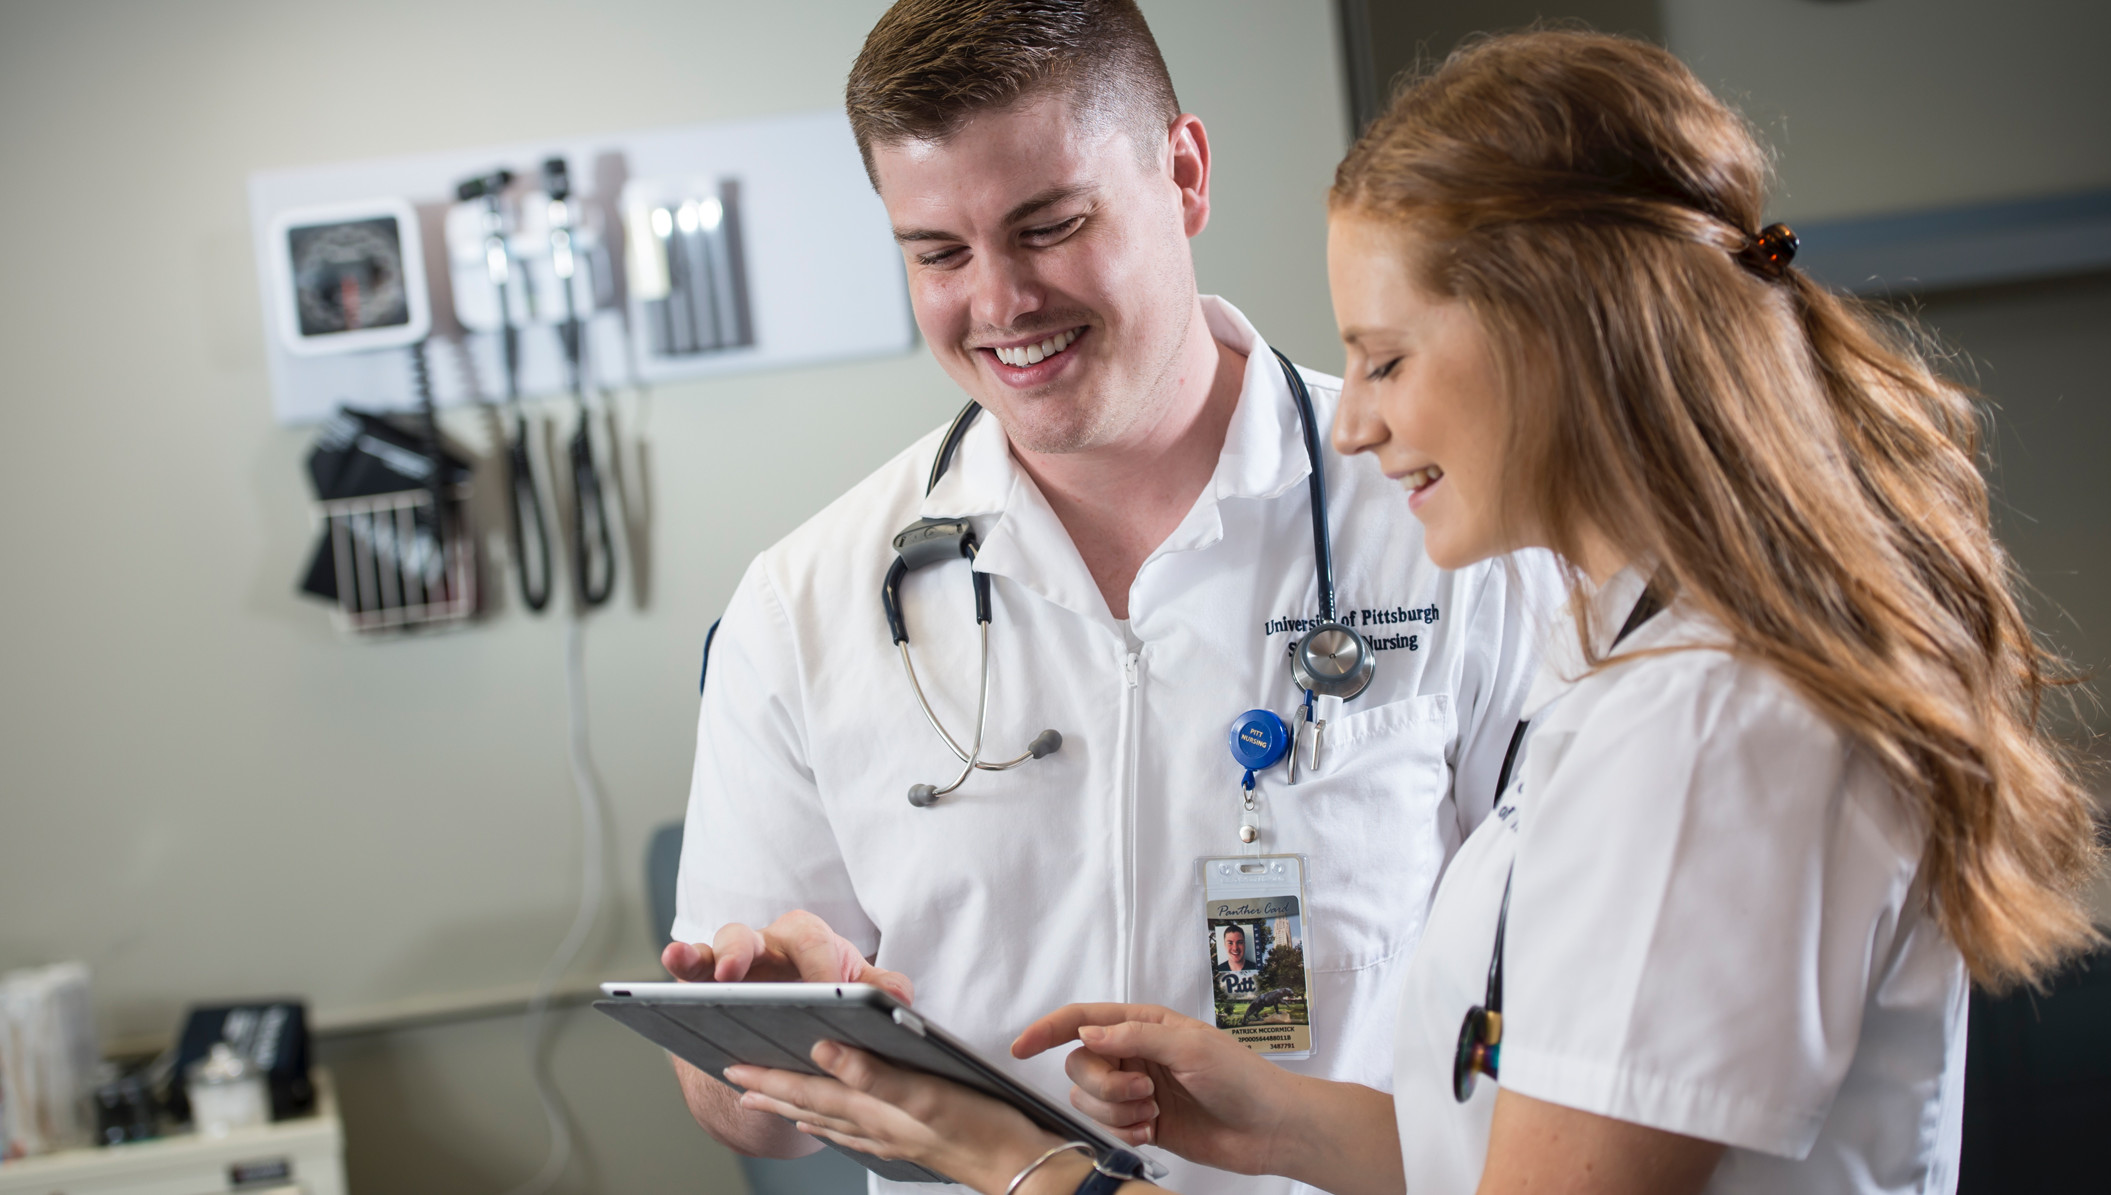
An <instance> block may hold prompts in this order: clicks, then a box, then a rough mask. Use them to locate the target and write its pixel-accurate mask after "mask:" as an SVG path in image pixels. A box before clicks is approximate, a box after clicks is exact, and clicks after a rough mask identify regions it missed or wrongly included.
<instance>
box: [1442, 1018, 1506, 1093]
mask: <svg viewBox="0 0 2111 1195" xmlns="http://www.w3.org/2000/svg"><path fill="white" fill-rule="evenodd" d="M1502 1056H1503V1014H1501V1013H1499V1012H1491V1011H1489V1010H1488V1009H1485V1008H1482V1007H1481V1006H1480V1005H1478V1004H1476V1005H1474V1006H1473V1007H1472V1008H1469V1009H1467V1010H1466V1020H1465V1023H1464V1024H1462V1025H1460V1026H1459V1049H1458V1053H1457V1055H1456V1056H1455V1057H1454V1058H1453V1059H1452V1061H1451V1094H1452V1097H1453V1098H1454V1099H1456V1100H1458V1101H1459V1102H1460V1103H1462V1104H1463V1103H1465V1102H1466V1101H1467V1100H1469V1099H1471V1098H1472V1097H1473V1081H1474V1078H1473V1077H1474V1076H1475V1075H1486V1076H1488V1077H1489V1078H1490V1079H1495V1078H1497V1077H1498V1075H1497V1072H1498V1071H1500V1070H1501V1069H1502Z"/></svg>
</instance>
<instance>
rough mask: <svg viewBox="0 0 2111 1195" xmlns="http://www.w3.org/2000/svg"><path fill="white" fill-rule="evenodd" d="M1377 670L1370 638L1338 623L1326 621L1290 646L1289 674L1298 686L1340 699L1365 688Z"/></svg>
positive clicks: (1351, 695)
mask: <svg viewBox="0 0 2111 1195" xmlns="http://www.w3.org/2000/svg"><path fill="white" fill-rule="evenodd" d="M1377 671H1378V658H1377V656H1376V655H1375V654H1374V653H1373V652H1372V651H1371V644H1370V641H1369V640H1367V639H1365V638H1364V637H1363V636H1362V635H1360V634H1358V633H1357V632H1356V631H1354V630H1352V629H1350V628H1349V627H1347V626H1345V625H1343V624H1342V623H1338V622H1334V621H1331V620H1330V621H1327V622H1322V623H1320V624H1319V625H1318V626H1317V627H1315V628H1313V630H1312V632H1311V633H1310V634H1308V635H1306V636H1305V637H1304V638H1303V639H1300V640H1298V641H1297V643H1296V644H1295V645H1293V646H1292V647H1291V649H1290V675H1291V676H1292V677H1293V678H1294V679H1295V680H1296V681H1297V685H1298V687H1299V688H1301V689H1309V690H1311V691H1312V692H1314V693H1317V694H1319V695H1320V696H1321V697H1339V698H1341V699H1342V700H1343V701H1347V700H1348V699H1349V698H1351V697H1354V696H1356V695H1357V694H1358V693H1361V692H1363V691H1364V689H1366V688H1368V687H1369V686H1370V683H1371V676H1372V674H1374V673H1375V672H1377Z"/></svg>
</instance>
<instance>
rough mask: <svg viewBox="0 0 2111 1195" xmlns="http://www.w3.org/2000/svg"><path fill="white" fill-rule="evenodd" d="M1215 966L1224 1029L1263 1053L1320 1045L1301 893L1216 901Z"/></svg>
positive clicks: (1212, 912) (1212, 919) (1212, 921)
mask: <svg viewBox="0 0 2111 1195" xmlns="http://www.w3.org/2000/svg"><path fill="white" fill-rule="evenodd" d="M1209 950H1210V965H1211V968H1212V971H1213V973H1214V975H1215V977H1216V988H1217V992H1216V1001H1217V1009H1216V1011H1217V1028H1219V1029H1222V1030H1225V1031H1226V1032H1228V1033H1230V1034H1231V1035H1232V1036H1233V1037H1236V1038H1238V1039H1239V1040H1240V1042H1242V1043H1243V1044H1244V1045H1245V1046H1246V1048H1247V1049H1249V1050H1254V1051H1256V1052H1258V1053H1263V1054H1284V1053H1300V1052H1304V1051H1309V1050H1310V1049H1311V1048H1312V1025H1311V1009H1310V1006H1309V1004H1308V1002H1307V999H1306V995H1305V991H1306V983H1305V935H1304V927H1303V924H1302V918H1301V917H1300V915H1299V909H1298V898H1297V897H1295V896H1254V897H1241V898H1234V899H1230V900H1214V901H1211V902H1210V907H1209Z"/></svg>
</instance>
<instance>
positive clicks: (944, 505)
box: [917, 411, 1025, 519]
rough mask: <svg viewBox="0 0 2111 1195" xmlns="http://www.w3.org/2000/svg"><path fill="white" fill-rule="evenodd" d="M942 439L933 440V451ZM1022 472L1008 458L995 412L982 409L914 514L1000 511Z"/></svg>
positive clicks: (953, 516)
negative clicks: (941, 474) (947, 466)
mask: <svg viewBox="0 0 2111 1195" xmlns="http://www.w3.org/2000/svg"><path fill="white" fill-rule="evenodd" d="M943 442H944V440H943V438H941V439H940V440H939V442H938V443H934V444H933V445H932V446H931V451H932V452H934V453H935V452H937V451H938V444H939V443H943ZM930 468H931V463H930V462H929V461H925V462H924V471H925V473H926V474H928V473H929V472H930ZM1024 474H1025V470H1023V469H1021V468H1019V463H1018V462H1017V461H1015V460H1013V459H1012V449H1011V441H1009V440H1007V439H1005V438H1004V427H1003V425H1001V424H999V423H998V422H997V417H996V416H995V415H992V414H990V413H989V412H988V411H984V412H983V413H982V414H980V415H977V416H975V422H973V423H971V424H969V425H968V430H967V434H966V435H964V436H962V437H961V438H960V447H958V448H956V449H954V450H953V463H952V465H951V466H950V467H949V468H947V469H946V475H945V476H944V477H941V478H939V479H938V485H937V486H935V487H933V489H932V490H931V492H930V493H929V494H926V495H924V503H923V506H921V507H920V508H918V510H917V513H918V514H919V515H921V516H923V517H924V518H927V519H960V518H968V517H971V516H974V515H993V514H1002V513H1003V512H1004V509H1005V507H1006V506H1007V505H1008V504H1009V501H1010V499H1011V495H1012V488H1013V486H1015V485H1016V484H1017V483H1018V481H1019V479H1020V478H1021V477H1022V476H1024Z"/></svg>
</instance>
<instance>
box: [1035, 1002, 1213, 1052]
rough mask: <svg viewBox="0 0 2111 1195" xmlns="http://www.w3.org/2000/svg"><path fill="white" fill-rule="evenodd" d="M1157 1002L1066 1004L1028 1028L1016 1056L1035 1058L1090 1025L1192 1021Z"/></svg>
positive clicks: (1076, 1035) (1073, 1037)
mask: <svg viewBox="0 0 2111 1195" xmlns="http://www.w3.org/2000/svg"><path fill="white" fill-rule="evenodd" d="M1188 1019H1189V1018H1187V1017H1183V1016H1181V1015H1180V1014H1179V1013H1177V1012H1174V1011H1173V1010H1172V1009H1170V1008H1166V1007H1163V1006H1161V1005H1157V1004H1066V1005H1064V1006H1063V1007H1061V1008H1058V1009H1056V1010H1055V1011H1054V1012H1052V1013H1049V1014H1048V1015H1047V1016H1045V1017H1042V1018H1041V1019H1040V1020H1038V1021H1035V1022H1034V1023H1033V1024H1031V1025H1028V1026H1027V1027H1026V1031H1025V1032H1024V1033H1021V1034H1020V1035H1019V1036H1018V1037H1017V1038H1016V1039H1014V1040H1013V1042H1012V1057H1014V1058H1031V1057H1033V1056H1034V1055H1036V1054H1039V1053H1041V1052H1042V1051H1043V1050H1050V1049H1054V1048H1055V1047H1056V1046H1060V1045H1062V1044H1063V1043H1064V1042H1067V1041H1076V1040H1078V1030H1079V1029H1080V1028H1082V1027H1084V1026H1086V1025H1119V1024H1122V1023H1124V1022H1128V1021H1151V1022H1161V1023H1177V1022H1180V1021H1185V1020H1188Z"/></svg>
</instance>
